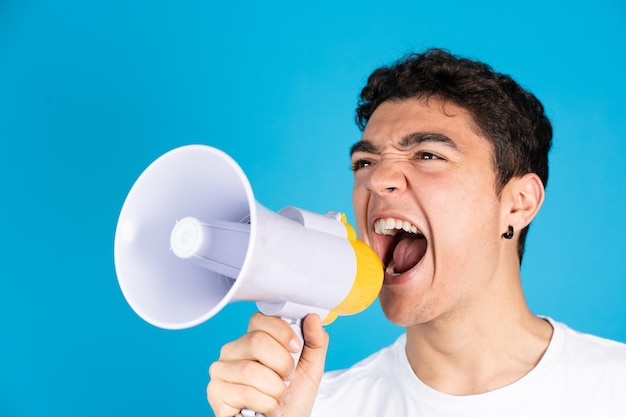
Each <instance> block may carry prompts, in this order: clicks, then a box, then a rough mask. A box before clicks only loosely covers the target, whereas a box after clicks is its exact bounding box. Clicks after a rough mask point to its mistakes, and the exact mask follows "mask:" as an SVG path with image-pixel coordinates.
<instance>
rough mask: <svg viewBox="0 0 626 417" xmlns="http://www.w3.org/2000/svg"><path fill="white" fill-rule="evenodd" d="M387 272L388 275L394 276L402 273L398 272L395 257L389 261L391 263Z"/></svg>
mask: <svg viewBox="0 0 626 417" xmlns="http://www.w3.org/2000/svg"><path fill="white" fill-rule="evenodd" d="M385 273H386V274H387V275H391V276H394V277H395V276H398V275H400V273H399V272H396V269H395V263H394V262H393V259H392V260H391V262H389V265H387V268H385Z"/></svg>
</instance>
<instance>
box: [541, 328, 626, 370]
mask: <svg viewBox="0 0 626 417" xmlns="http://www.w3.org/2000/svg"><path fill="white" fill-rule="evenodd" d="M551 324H552V326H553V327H554V329H555V332H561V333H562V334H563V343H564V354H565V355H568V356H575V357H577V358H579V359H580V360H583V361H585V362H586V363H590V364H599V363H607V362H609V363H620V362H621V363H626V344H624V343H621V342H618V341H615V340H610V339H606V338H603V337H600V336H595V335H592V334H589V333H583V332H580V331H577V330H574V329H571V328H570V327H568V326H567V325H565V324H563V323H559V322H555V321H551Z"/></svg>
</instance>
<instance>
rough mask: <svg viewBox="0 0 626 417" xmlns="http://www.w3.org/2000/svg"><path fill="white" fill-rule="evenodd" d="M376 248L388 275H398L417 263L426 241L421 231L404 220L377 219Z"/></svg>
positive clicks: (424, 251)
mask: <svg viewBox="0 0 626 417" xmlns="http://www.w3.org/2000/svg"><path fill="white" fill-rule="evenodd" d="M374 232H375V233H376V235H377V237H376V240H377V245H376V248H377V250H378V255H379V256H380V258H381V260H382V262H383V264H384V267H385V274H386V275H389V276H397V275H400V274H402V273H404V272H406V271H408V270H410V269H411V268H413V267H414V266H415V265H417V264H418V263H419V262H420V261H421V260H422V258H423V257H424V254H425V253H426V247H427V246H428V242H427V241H426V238H425V237H424V235H423V234H422V232H421V231H420V230H419V229H418V228H417V227H416V226H415V225H412V224H411V223H409V222H408V221H406V220H400V219H395V218H385V219H378V220H376V222H375V223H374Z"/></svg>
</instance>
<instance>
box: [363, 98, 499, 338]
mask: <svg viewBox="0 0 626 417" xmlns="http://www.w3.org/2000/svg"><path fill="white" fill-rule="evenodd" d="M473 126H474V125H473V122H472V119H471V116H470V115H469V113H467V111H465V110H464V109H462V108H460V107H458V106H456V105H454V104H452V103H445V104H444V103H443V102H442V101H440V100H438V99H435V98H431V99H430V100H429V101H428V102H426V101H425V100H418V99H407V100H401V101H389V102H384V103H383V104H381V105H380V106H379V107H378V108H377V109H376V111H375V112H374V113H373V115H372V117H371V118H370V120H369V121H368V123H367V126H366V128H365V130H364V132H363V137H362V139H361V141H359V142H357V144H355V145H354V147H353V153H352V167H353V169H354V179H355V180H354V190H353V204H354V210H355V215H356V222H357V229H358V231H359V236H360V238H361V239H363V240H364V241H365V242H367V243H368V244H370V245H371V246H372V247H373V248H374V250H375V251H376V253H378V255H379V256H380V258H381V260H382V261H383V264H384V266H385V267H386V272H385V282H384V285H383V289H382V291H381V294H380V302H381V305H382V308H383V310H384V311H385V314H386V315H387V317H388V318H389V320H391V321H392V322H394V323H396V324H398V325H401V326H410V325H412V324H417V323H423V322H427V321H430V320H433V319H435V318H438V317H444V316H446V315H449V314H455V313H462V312H463V310H464V309H466V308H469V307H470V306H471V305H472V303H477V302H478V301H479V300H480V299H481V298H482V297H484V296H485V295H486V294H485V293H486V292H488V291H489V288H490V287H489V284H490V283H491V282H493V279H494V278H495V277H496V276H497V275H498V274H499V273H500V267H501V265H499V263H500V262H499V261H500V248H501V245H500V239H501V238H500V235H501V234H502V231H501V230H500V229H501V227H502V226H501V225H500V220H499V219H500V217H499V216H500V211H501V210H500V203H499V200H498V197H497V195H496V192H495V178H496V177H495V172H494V170H493V164H492V152H493V151H492V149H493V147H492V145H491V144H490V143H489V142H488V141H487V140H486V139H484V138H483V137H481V136H480V135H479V134H478V133H477V129H476V128H474V127H473Z"/></svg>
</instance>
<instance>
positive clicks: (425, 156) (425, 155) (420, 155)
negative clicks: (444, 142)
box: [415, 151, 443, 161]
mask: <svg viewBox="0 0 626 417" xmlns="http://www.w3.org/2000/svg"><path fill="white" fill-rule="evenodd" d="M415 159H421V160H423V161H431V160H436V159H441V160H443V158H442V157H440V156H439V155H436V154H434V153H431V152H424V151H420V152H416V153H415Z"/></svg>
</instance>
